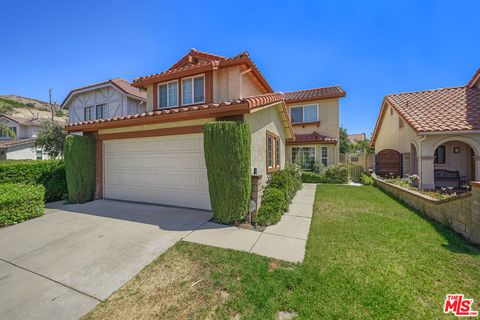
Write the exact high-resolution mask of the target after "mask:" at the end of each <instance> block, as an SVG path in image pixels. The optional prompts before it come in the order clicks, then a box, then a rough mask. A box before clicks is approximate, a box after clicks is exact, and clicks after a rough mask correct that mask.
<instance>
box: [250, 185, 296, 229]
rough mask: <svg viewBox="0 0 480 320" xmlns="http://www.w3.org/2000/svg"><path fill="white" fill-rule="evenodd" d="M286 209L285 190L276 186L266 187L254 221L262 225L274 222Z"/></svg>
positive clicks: (278, 219)
mask: <svg viewBox="0 0 480 320" xmlns="http://www.w3.org/2000/svg"><path fill="white" fill-rule="evenodd" d="M287 210H288V204H287V202H286V200H285V192H284V191H283V190H281V189H278V188H267V189H265V191H264V192H263V197H262V205H261V207H260V209H259V210H258V212H257V216H256V217H255V221H254V222H255V223H257V224H259V225H262V226H266V225H271V224H276V223H277V222H278V221H280V219H281V218H282V214H283V213H284V212H286V211H287Z"/></svg>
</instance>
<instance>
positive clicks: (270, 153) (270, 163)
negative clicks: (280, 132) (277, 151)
mask: <svg viewBox="0 0 480 320" xmlns="http://www.w3.org/2000/svg"><path fill="white" fill-rule="evenodd" d="M272 157H273V143H272V137H268V138H267V165H268V167H269V168H271V167H273V159H272Z"/></svg>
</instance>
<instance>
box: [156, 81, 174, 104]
mask: <svg viewBox="0 0 480 320" xmlns="http://www.w3.org/2000/svg"><path fill="white" fill-rule="evenodd" d="M177 106H178V82H177V80H175V81H170V82H167V83H162V84H160V85H158V108H159V109H165V108H174V107H177Z"/></svg>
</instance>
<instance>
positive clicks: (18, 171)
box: [0, 160, 67, 202]
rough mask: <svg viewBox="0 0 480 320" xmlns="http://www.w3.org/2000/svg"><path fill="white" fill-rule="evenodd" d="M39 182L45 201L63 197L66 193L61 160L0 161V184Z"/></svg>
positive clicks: (63, 167)
mask: <svg viewBox="0 0 480 320" xmlns="http://www.w3.org/2000/svg"><path fill="white" fill-rule="evenodd" d="M2 183H22V184H41V185H43V186H44V187H45V201H47V202H49V201H56V200H61V199H64V197H65V195H66V193H67V183H66V179H65V165H64V163H63V160H42V161H37V160H9V161H1V162H0V184H2Z"/></svg>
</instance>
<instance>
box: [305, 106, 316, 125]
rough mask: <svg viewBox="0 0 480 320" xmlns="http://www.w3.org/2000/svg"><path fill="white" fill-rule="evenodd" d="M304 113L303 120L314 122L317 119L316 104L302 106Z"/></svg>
mask: <svg viewBox="0 0 480 320" xmlns="http://www.w3.org/2000/svg"><path fill="white" fill-rule="evenodd" d="M303 113H304V119H303V121H304V122H316V121H318V117H317V105H309V106H305V107H303Z"/></svg>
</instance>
